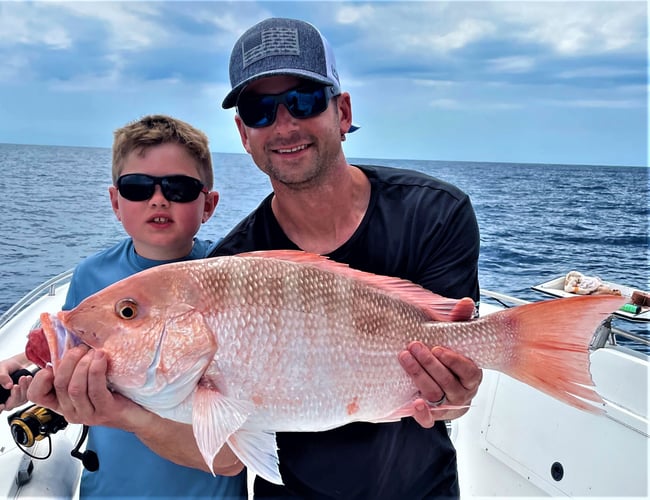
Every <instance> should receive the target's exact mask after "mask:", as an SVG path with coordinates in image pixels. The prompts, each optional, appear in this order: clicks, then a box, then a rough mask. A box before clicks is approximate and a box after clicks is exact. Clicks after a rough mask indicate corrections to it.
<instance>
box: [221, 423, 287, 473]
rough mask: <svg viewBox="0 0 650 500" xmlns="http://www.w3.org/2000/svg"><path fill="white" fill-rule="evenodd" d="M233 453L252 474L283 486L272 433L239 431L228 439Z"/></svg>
mask: <svg viewBox="0 0 650 500" xmlns="http://www.w3.org/2000/svg"><path fill="white" fill-rule="evenodd" d="M228 444H229V445H230V448H231V449H232V451H233V453H234V454H235V455H237V457H238V458H239V459H240V460H241V461H242V463H243V464H244V465H246V467H247V468H248V469H249V470H250V472H252V473H253V474H255V475H257V476H260V477H262V478H264V479H266V480H267V481H270V482H271V483H274V484H283V482H282V476H281V475H280V468H279V459H278V446H277V442H276V439H275V433H274V432H265V431H252V430H248V429H245V428H241V429H239V430H238V431H237V432H235V433H234V434H232V435H231V436H230V437H229V438H228Z"/></svg>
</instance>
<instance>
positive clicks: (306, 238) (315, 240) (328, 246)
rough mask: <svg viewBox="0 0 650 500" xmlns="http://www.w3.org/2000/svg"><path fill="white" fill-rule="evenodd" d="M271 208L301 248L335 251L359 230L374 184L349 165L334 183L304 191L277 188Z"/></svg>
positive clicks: (287, 232) (341, 171) (340, 172)
mask: <svg viewBox="0 0 650 500" xmlns="http://www.w3.org/2000/svg"><path fill="white" fill-rule="evenodd" d="M274 190H275V196H274V197H273V200H272V203H271V207H272V209H273V214H274V215H275V218H276V219H277V220H278V223H279V224H280V227H282V230H283V231H284V232H285V234H286V235H287V237H288V238H289V239H290V240H291V241H293V242H294V243H295V244H296V245H297V246H298V247H299V248H301V249H302V250H305V251H308V252H314V253H318V254H327V253H330V252H333V251H334V250H336V249H337V248H339V247H340V246H341V245H343V244H344V243H345V242H346V241H348V240H349V239H350V237H351V236H352V235H353V234H354V232H355V231H356V230H357V228H358V227H359V225H360V224H361V221H362V220H363V217H364V215H365V213H366V210H367V209H368V203H369V201H370V181H369V180H368V178H367V177H366V175H365V174H364V173H363V172H362V171H361V170H359V169H358V168H357V167H353V166H350V165H346V166H345V167H344V168H342V169H341V170H340V171H338V172H337V174H336V175H335V176H332V177H331V178H330V180H329V181H328V182H326V183H323V184H321V185H319V186H315V187H314V188H310V189H303V190H300V191H296V190H291V191H290V190H289V188H287V187H286V186H275V185H274Z"/></svg>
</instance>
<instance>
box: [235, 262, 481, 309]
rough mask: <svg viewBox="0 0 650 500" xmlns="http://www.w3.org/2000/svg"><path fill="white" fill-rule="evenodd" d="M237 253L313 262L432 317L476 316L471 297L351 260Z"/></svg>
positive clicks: (319, 266)
mask: <svg viewBox="0 0 650 500" xmlns="http://www.w3.org/2000/svg"><path fill="white" fill-rule="evenodd" d="M236 257H262V258H267V259H278V260H284V261H288V262H296V263H299V264H309V265H310V266H313V267H315V268H318V269H321V270H323V271H328V272H334V273H337V274H340V275H342V276H346V277H349V278H352V279H355V280H358V281H360V282H362V283H365V284H366V285H369V286H372V287H375V288H377V289H380V290H382V291H383V292H384V293H388V294H390V295H393V296H395V297H396V298H398V299H400V300H403V301H405V302H408V303H409V304H411V305H413V306H415V307H417V308H418V309H420V310H421V311H422V312H423V313H424V314H425V315H426V316H427V317H428V318H429V319H432V320H435V321H466V320H469V319H472V318H473V317H474V311H475V308H476V306H475V304H474V301H473V300H472V299H471V298H470V297H464V298H462V299H450V298H447V297H443V296H442V295H438V294H436V293H433V292H431V291H429V290H427V289H425V288H423V287H421V286H420V285H417V284H415V283H413V282H411V281H408V280H404V279H401V278H394V277H390V276H382V275H378V274H373V273H368V272H365V271H359V270H358V269H353V268H351V267H350V266H348V265H347V264H343V263H341V262H336V261H333V260H330V259H329V258H327V257H324V256H322V255H318V254H315V253H310V252H303V251H302V250H258V251H254V252H244V253H240V254H237V255H236Z"/></svg>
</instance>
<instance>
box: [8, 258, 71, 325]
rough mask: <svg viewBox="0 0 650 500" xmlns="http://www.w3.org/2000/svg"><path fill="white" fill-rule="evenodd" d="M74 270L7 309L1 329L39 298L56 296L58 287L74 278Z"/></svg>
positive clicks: (49, 281)
mask: <svg viewBox="0 0 650 500" xmlns="http://www.w3.org/2000/svg"><path fill="white" fill-rule="evenodd" d="M72 271H73V270H72V269H68V270H67V271H65V272H63V273H61V274H58V275H57V276H54V277H53V278H51V279H49V280H48V281H46V282H45V283H43V284H41V285H40V286H38V287H37V288H35V289H34V290H32V291H31V292H29V293H28V294H27V295H25V296H24V297H23V298H22V299H20V300H19V301H18V302H16V303H15V304H14V305H12V306H11V307H10V308H9V309H7V310H6V311H5V312H4V314H3V315H2V316H0V329H2V328H3V327H4V326H5V325H6V324H7V323H9V321H11V320H12V319H13V318H14V317H15V316H16V315H17V314H18V313H20V311H22V310H23V309H25V308H26V307H27V306H29V305H30V304H32V303H33V302H34V301H36V300H37V299H38V298H40V297H42V296H43V295H44V294H45V293H47V295H55V294H56V289H57V287H59V286H61V285H62V284H64V283H65V282H67V281H69V280H70V278H71V277H72Z"/></svg>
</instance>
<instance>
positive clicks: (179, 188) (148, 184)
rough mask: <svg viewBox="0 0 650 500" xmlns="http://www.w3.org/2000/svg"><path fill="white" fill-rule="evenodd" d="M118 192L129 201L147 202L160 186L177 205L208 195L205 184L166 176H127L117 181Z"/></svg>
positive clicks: (177, 176) (186, 178)
mask: <svg viewBox="0 0 650 500" xmlns="http://www.w3.org/2000/svg"><path fill="white" fill-rule="evenodd" d="M115 185H116V186H117V190H118V191H119V192H120V194H121V195H122V197H123V198H125V199H127V200H129V201H145V200H148V199H149V198H151V197H152V196H153V194H154V193H155V192H156V186H160V189H161V191H162V194H163V196H164V197H165V198H167V200H169V201H175V202H177V203H189V202H190V201H194V200H196V199H197V198H198V197H199V194H201V193H206V194H207V193H208V190H207V188H206V187H205V186H204V185H203V183H202V182H201V181H200V180H198V179H195V178H194V177H189V176H187V175H165V176H163V177H156V176H153V175H147V174H126V175H122V176H121V177H120V178H119V179H117V183H116V184H115Z"/></svg>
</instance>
